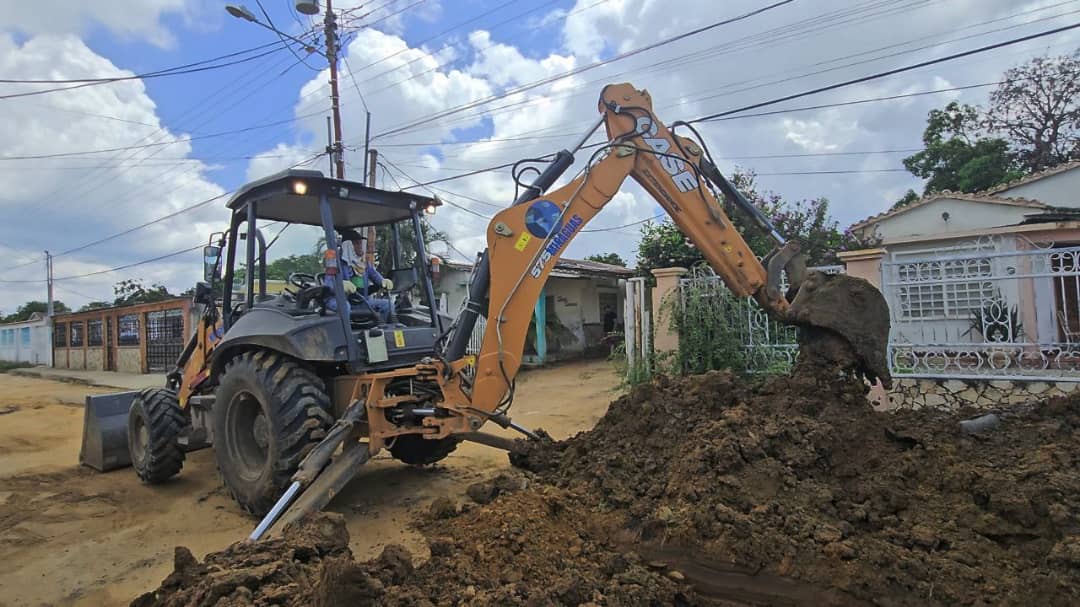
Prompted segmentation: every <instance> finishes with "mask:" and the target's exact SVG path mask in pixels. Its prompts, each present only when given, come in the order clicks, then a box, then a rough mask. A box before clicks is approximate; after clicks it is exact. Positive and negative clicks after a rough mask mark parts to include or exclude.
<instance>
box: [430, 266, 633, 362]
mask: <svg viewBox="0 0 1080 607" xmlns="http://www.w3.org/2000/svg"><path fill="white" fill-rule="evenodd" d="M468 283H469V272H468V271H467V270H461V269H454V268H447V269H444V270H443V276H442V279H441V281H440V282H439V284H438V285H436V287H435V292H436V294H442V293H445V294H446V298H447V302H448V313H449V314H450V315H451V316H453V315H456V314H457V312H458V310H460V309H461V305H462V303H463V302H464V301H465V298H466V296H467V295H468ZM544 288H545V292H544V294H545V295H546V296H549V297H554V306H553V308H551V309H549V310H548V314H549V315H550V314H553V313H554V314H555V315H556V316H558V318H559V320H560V321H561V322H562V323H563V325H564V326H565V327H566V328H567V329H569V330H570V332H571V333H573V335H574V337H575V342H574V343H571V344H567V343H564V344H562V352H563V353H565V352H581V351H583V350H584V349H585V346H586V342H587V340H586V337H587V335H586V333H587V332H590V331H591V332H602V328H603V327H602V323H603V315H602V313H601V311H600V293H612V294H614V295H615V296H616V298H617V302H618V303H617V305H616V306H615V312H616V314H618V322H620V323H621V322H623V309H622V308H623V304H622V301H623V297H624V295H623V292H622V290H621V289H619V284H618V280H617V279H614V278H561V277H558V276H553V277H551V278H549V279H548V281H547V285H545V287H544ZM586 325H590V326H592V325H595V326H596V329H591V328H590V329H589V330H588V331H587V329H586ZM593 345H595V344H593ZM549 348H551V346H550V345H549ZM552 351H553V350H552Z"/></svg>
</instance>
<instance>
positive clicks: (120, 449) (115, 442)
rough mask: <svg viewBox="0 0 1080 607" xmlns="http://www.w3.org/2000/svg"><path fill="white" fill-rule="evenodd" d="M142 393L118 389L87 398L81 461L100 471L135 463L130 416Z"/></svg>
mask: <svg viewBox="0 0 1080 607" xmlns="http://www.w3.org/2000/svg"><path fill="white" fill-rule="evenodd" d="M137 394H138V392H115V393H113V394H100V395H97V396H87V397H86V413H85V414H84V416H83V440H82V448H81V449H80V450H79V463H80V464H82V465H84V466H89V467H91V468H93V469H94V470H97V471H98V472H108V471H109V470H115V469H117V468H124V467H126V466H130V465H131V455H130V454H129V452H128V434H127V419H128V410H129V409H130V408H131V401H133V400H135V396H136V395H137Z"/></svg>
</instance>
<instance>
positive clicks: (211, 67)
mask: <svg viewBox="0 0 1080 607" xmlns="http://www.w3.org/2000/svg"><path fill="white" fill-rule="evenodd" d="M273 44H274V45H278V46H280V44H281V43H280V42H274V43H273ZM281 50H282V49H281V48H275V49H271V50H269V51H266V52H263V53H259V54H257V55H252V56H251V57H244V58H243V59H237V60H235V61H229V62H226V63H221V64H217V65H207V66H202V67H195V68H190V69H183V70H178V71H171V72H167V73H148V74H135V75H133V76H115V77H112V78H102V79H95V80H91V81H89V82H86V81H83V82H82V84H76V85H73V86H64V87H54V88H49V89H39V90H36V91H24V92H22V93H9V94H7V95H0V100H5V99H15V98H19V97H33V96H35V95H45V94H47V93H57V92H61V91H71V90H75V89H81V88H86V87H88V86H98V85H102V84H112V83H114V82H122V81H126V80H149V79H151V78H161V77H164V76H179V75H183V74H194V73H197V72H206V71H210V70H217V69H221V68H225V67H231V66H234V65H239V64H241V63H247V62H249V61H254V60H256V59H260V58H262V57H266V56H268V55H272V54H274V53H277V52H280V51H281ZM6 84H13V83H11V82H7V83H6Z"/></svg>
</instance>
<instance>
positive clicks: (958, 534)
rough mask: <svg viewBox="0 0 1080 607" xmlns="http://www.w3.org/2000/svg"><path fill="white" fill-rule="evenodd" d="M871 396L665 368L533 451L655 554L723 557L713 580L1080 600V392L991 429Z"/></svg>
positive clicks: (549, 476)
mask: <svg viewBox="0 0 1080 607" xmlns="http://www.w3.org/2000/svg"><path fill="white" fill-rule="evenodd" d="M863 393H864V389H863V387H862V385H860V384H857V383H851V382H844V381H836V380H835V378H829V377H822V376H820V375H819V376H817V377H815V376H808V375H801V376H798V377H784V378H776V379H773V380H770V381H768V382H766V383H765V384H763V385H761V386H759V387H757V388H753V389H751V388H749V387H747V386H745V385H742V384H740V383H738V382H737V381H736V380H735V378H733V376H732V375H730V374H727V373H712V374H708V375H704V376H699V377H691V378H686V379H679V380H661V381H658V382H656V383H654V384H652V385H648V386H643V387H640V388H638V389H636V390H634V391H633V392H632V393H631V394H630V395H628V396H626V397H623V398H621V399H619V400H617V401H615V402H614V403H612V405H611V407H610V409H609V411H608V413H607V415H605V416H604V417H603V418H602V419H601V420H600V422H599V423H598V425H597V426H596V428H595V429H594V430H592V431H590V432H586V433H582V434H580V435H578V436H576V437H574V438H572V439H570V440H568V441H564V442H561V443H550V442H549V443H544V444H539V445H535V446H533V447H532V448H530V449H528V450H523V452H522V453H520V454H518V455H517V456H516V457H515V463H516V464H517V465H519V466H522V467H525V468H527V469H531V470H534V471H536V472H538V473H539V476H540V478H541V480H544V481H547V482H549V483H553V484H555V485H557V486H560V487H563V488H566V489H568V490H571V491H574V492H575V493H577V494H580V495H582V496H587V499H590V500H591V501H590V504H591V505H592V506H593V507H594V508H598V509H602V510H605V511H608V512H610V513H611V514H612V515H614V516H615V517H616V518H618V519H619V523H618V526H619V527H620V528H621V529H623V530H624V533H625V539H626V540H627V541H634V542H638V543H639V544H640V545H641V546H642V547H641V548H640V549H641V550H642V551H643V552H644V553H648V552H649V549H650V548H649V547H654V548H657V549H659V548H661V547H662V552H663V553H671V552H672V551H673V550H675V551H679V552H681V555H680V559H682V560H688V561H691V562H692V563H693V562H696V563H711V564H712V567H711V568H709V569H704V570H702V571H701V574H702V576H703V577H704V578H708V577H710V576H714V577H715V576H716V575H718V574H719V573H722V572H723V571H724V570H725V569H734V570H741V571H744V572H752V573H754V574H755V577H756V578H762V577H763V576H765V577H767V576H782V577H783V578H788V579H796V580H801V581H804V582H808V583H810V584H811V585H812V588H814V589H818V590H825V591H826V592H827V595H818V598H817V599H816V600H815V601H813V602H817V603H819V604H820V603H825V602H834V603H838V604H839V603H857V602H861V601H867V602H870V601H872V602H874V603H875V604H880V605H924V604H928V603H939V604H974V605H978V604H995V605H997V604H1017V605H1020V604H1024V605H1031V604H1041V605H1050V604H1061V605H1066V604H1077V603H1078V601H1080V569H1077V565H1080V560H1078V557H1080V524H1078V523H1080V521H1078V519H1077V517H1076V513H1077V512H1078V508H1080V478H1078V477H1077V475H1076V474H1075V469H1076V464H1077V461H1078V459H1080V439H1078V438H1077V435H1076V430H1077V428H1078V426H1080V398H1078V397H1074V398H1071V399H1067V400H1066V399H1061V400H1056V401H1051V402H1048V403H1043V404H1041V405H1039V406H1036V407H1033V408H1030V409H1028V410H1025V411H1014V412H1012V413H1006V414H1002V422H1001V424H1000V425H999V426H998V427H996V428H994V429H993V430H991V431H990V432H987V433H986V434H984V435H978V436H973V435H968V434H962V433H961V432H960V431H959V429H958V423H957V422H958V421H959V419H960V418H957V417H951V416H947V415H944V414H941V413H936V412H933V411H919V412H904V413H898V414H886V413H878V412H874V411H873V410H872V409H871V408H870V405H869V404H868V403H867V401H866V400H865V398H864V395H863ZM722 564H726V566H720V565H722ZM687 569H690V567H687ZM695 581H696V582H705V583H707V582H708V581H709V580H708V579H701V580H695ZM704 588H705V586H703V585H702V584H698V589H699V590H703V589H704ZM716 590H718V592H719V593H720V594H723V593H724V592H725V588H723V587H721V588H718V589H716ZM764 590H765V594H764V595H759V597H758V598H760V599H763V600H765V601H766V602H772V600H773V599H777V598H778V597H777V596H775V595H773V597H772V599H770V598H768V597H769V594H768V589H767V588H766V589H764ZM808 602H809V601H808Z"/></svg>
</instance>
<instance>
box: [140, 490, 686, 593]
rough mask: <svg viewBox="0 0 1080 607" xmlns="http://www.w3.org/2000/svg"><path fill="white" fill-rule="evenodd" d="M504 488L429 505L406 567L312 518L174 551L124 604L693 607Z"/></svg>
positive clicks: (660, 570) (396, 550)
mask: <svg viewBox="0 0 1080 607" xmlns="http://www.w3.org/2000/svg"><path fill="white" fill-rule="evenodd" d="M508 479H510V477H507V476H503V477H501V479H497V480H496V481H495V486H497V487H498V488H499V489H498V494H499V499H498V500H497V501H496V502H495V503H491V504H490V505H488V506H485V507H482V508H480V507H477V506H475V505H473V504H465V505H463V506H462V507H461V509H460V511H459V509H458V508H457V506H456V505H455V504H452V503H448V502H447V499H446V498H439V499H438V500H436V501H435V502H434V503H433V504H432V507H431V508H430V509H429V513H428V514H427V515H426V516H424V517H423V518H422V519H421V521H420V526H421V528H422V529H423V531H424V532H425V534H426V535H427V536H428V544H429V549H430V551H431V558H430V559H429V560H427V561H426V562H424V563H423V564H422V565H420V566H418V567H414V565H413V560H412V556H411V555H410V554H409V552H408V551H407V550H405V549H404V548H402V547H400V546H396V545H391V546H388V547H387V548H386V549H385V550H384V551H383V553H382V555H380V556H379V557H378V558H377V559H375V560H372V561H367V562H358V561H356V560H354V559H353V556H352V554H351V553H350V552H349V549H348V547H347V546H348V538H349V536H348V531H347V530H346V529H345V525H344V519H342V518H341V517H340V516H338V515H334V514H319V515H316V516H314V517H311V518H309V519H305V520H304V521H301V522H300V523H299V524H298V525H297V526H294V527H290V528H289V529H286V531H285V534H284V537H283V538H281V539H273V540H267V541H263V542H259V543H255V544H253V543H249V542H238V543H236V544H233V545H232V546H230V547H229V548H227V549H226V550H223V551H221V552H217V553H213V554H210V555H208V556H207V557H206V560H205V562H204V563H199V562H198V561H197V560H196V559H195V557H194V556H192V554H191V552H190V551H188V550H187V549H186V548H182V547H180V548H177V549H176V559H175V571H174V572H173V573H172V574H171V575H169V577H167V578H166V579H165V580H164V581H163V582H162V584H161V587H160V588H159V589H158V590H156V591H154V592H151V593H147V594H145V595H143V596H141V597H139V598H138V599H136V600H135V601H134V602H132V607H181V606H183V607H213V606H216V607H233V606H241V605H294V606H301V605H304V606H307V605H314V606H316V607H346V606H349V607H355V606H363V605H382V606H387V607H406V606H409V607H413V606H425V605H430V606H434V605H452V604H460V603H461V602H462V601H467V603H468V604H470V605H478V606H481V605H484V606H487V605H490V606H496V605H499V606H501V605H582V604H589V603H590V602H594V603H598V604H605V605H626V606H630V605H642V604H654V605H693V604H699V602H698V601H695V600H694V599H693V594H692V593H691V591H690V589H689V587H688V586H687V584H686V582H685V581H681V580H680V579H679V578H680V575H679V574H677V573H673V572H672V571H670V570H668V569H667V568H665V567H663V566H660V565H657V564H655V563H654V564H653V566H649V565H648V564H647V563H645V561H644V560H643V559H642V557H640V556H639V555H637V554H636V553H634V552H633V551H621V550H618V549H617V548H616V547H615V545H614V544H612V543H611V542H609V541H608V539H607V538H606V537H605V531H604V530H603V529H602V528H597V527H596V526H595V525H593V524H592V523H591V522H590V521H591V519H592V517H591V516H590V514H589V512H588V511H587V510H584V509H583V508H582V507H581V506H580V503H581V499H580V498H579V497H576V496H572V495H569V494H567V492H565V491H562V490H558V489H554V488H550V487H545V488H539V489H533V490H530V491H518V489H519V488H520V487H521V486H522V483H521V479H520V478H518V479H516V481H511V480H508ZM481 495H482V499H485V500H486V499H487V493H483V494H481ZM683 579H684V578H683Z"/></svg>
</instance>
